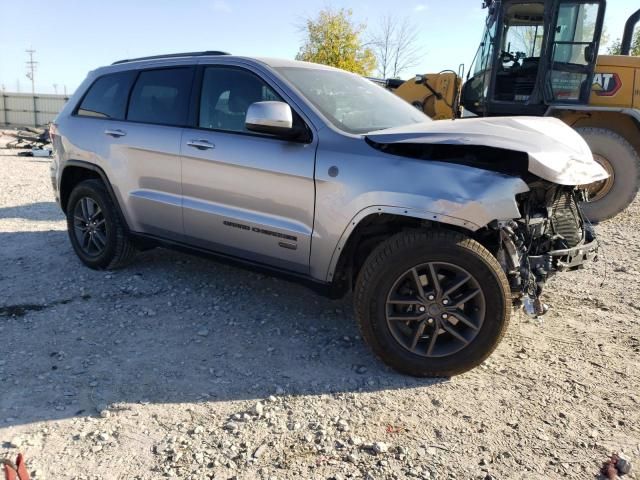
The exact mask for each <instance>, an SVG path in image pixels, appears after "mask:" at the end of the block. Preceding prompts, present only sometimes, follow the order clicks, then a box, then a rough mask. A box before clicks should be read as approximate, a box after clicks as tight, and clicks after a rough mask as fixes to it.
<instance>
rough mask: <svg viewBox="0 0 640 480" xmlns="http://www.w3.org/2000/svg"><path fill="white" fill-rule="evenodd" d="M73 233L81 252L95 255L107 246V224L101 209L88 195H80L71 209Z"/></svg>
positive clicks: (91, 255)
mask: <svg viewBox="0 0 640 480" xmlns="http://www.w3.org/2000/svg"><path fill="white" fill-rule="evenodd" d="M73 233H74V235H75V237H76V240H77V241H78V245H79V246H80V249H81V250H82V252H83V253H84V254H86V255H88V256H90V257H97V256H98V255H100V254H101V253H102V252H104V249H105V248H106V246H107V225H106V221H105V218H104V213H103V212H102V209H101V208H100V206H99V205H98V204H97V202H96V201H95V200H93V199H92V198H90V197H82V198H81V199H80V200H78V202H76V205H75V208H74V211H73Z"/></svg>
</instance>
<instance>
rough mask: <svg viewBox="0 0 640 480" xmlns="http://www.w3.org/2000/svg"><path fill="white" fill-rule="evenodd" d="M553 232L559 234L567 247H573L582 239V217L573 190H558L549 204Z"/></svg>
mask: <svg viewBox="0 0 640 480" xmlns="http://www.w3.org/2000/svg"><path fill="white" fill-rule="evenodd" d="M551 225H552V228H553V232H554V233H555V234H556V235H560V236H562V237H563V238H564V240H565V242H566V243H567V247H569V248H570V247H575V246H576V245H578V244H579V243H580V241H581V240H582V218H581V216H580V212H579V211H578V204H577V202H576V199H575V197H574V195H573V192H570V191H563V192H558V194H557V196H556V198H555V200H554V201H553V203H552V205H551Z"/></svg>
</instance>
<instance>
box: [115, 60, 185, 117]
mask: <svg viewBox="0 0 640 480" xmlns="http://www.w3.org/2000/svg"><path fill="white" fill-rule="evenodd" d="M191 78H192V70H191V69H190V68H166V69H162V70H145V71H142V72H140V75H139V76H138V80H137V81H136V84H135V86H134V87H133V91H132V92H131V100H130V101H129V112H128V114H127V120H132V121H135V122H146V123H160V124H163V125H185V124H186V123H187V112H188V109H189V94H190V92H191Z"/></svg>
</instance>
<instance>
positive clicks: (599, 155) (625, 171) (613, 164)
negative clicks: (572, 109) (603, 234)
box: [576, 128, 640, 222]
mask: <svg viewBox="0 0 640 480" xmlns="http://www.w3.org/2000/svg"><path fill="white" fill-rule="evenodd" d="M576 130H577V131H578V133H579V134H580V135H582V137H583V138H584V139H585V141H586V142H587V144H588V145H589V148H590V149H591V152H592V153H593V158H594V160H596V161H597V162H598V163H600V165H602V166H603V167H604V169H605V170H606V171H607V173H608V174H609V178H607V179H605V180H602V181H600V182H595V183H592V184H590V185H585V186H584V188H585V189H586V191H587V197H588V202H586V203H583V204H582V210H583V212H584V214H585V216H586V217H587V218H588V219H589V220H591V221H592V222H602V221H604V220H608V219H610V218H613V217H615V216H616V215H617V214H619V213H620V212H622V211H623V210H624V209H626V208H627V207H628V206H629V205H630V204H631V202H633V199H634V198H635V196H636V193H638V187H639V186H640V157H638V153H637V152H636V150H635V149H634V148H633V146H632V145H631V144H630V143H629V142H628V141H627V140H625V139H624V138H623V137H622V136H620V135H618V134H617V133H615V132H612V131H611V130H607V129H605V128H578V129H576Z"/></svg>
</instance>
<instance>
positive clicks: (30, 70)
mask: <svg viewBox="0 0 640 480" xmlns="http://www.w3.org/2000/svg"><path fill="white" fill-rule="evenodd" d="M25 52H27V53H28V54H29V60H28V61H27V78H28V79H29V80H31V93H32V94H33V95H35V94H36V80H35V78H36V77H35V73H36V65H38V62H36V61H34V60H33V54H34V53H36V51H35V50H34V49H33V48H29V49H27V50H25Z"/></svg>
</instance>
